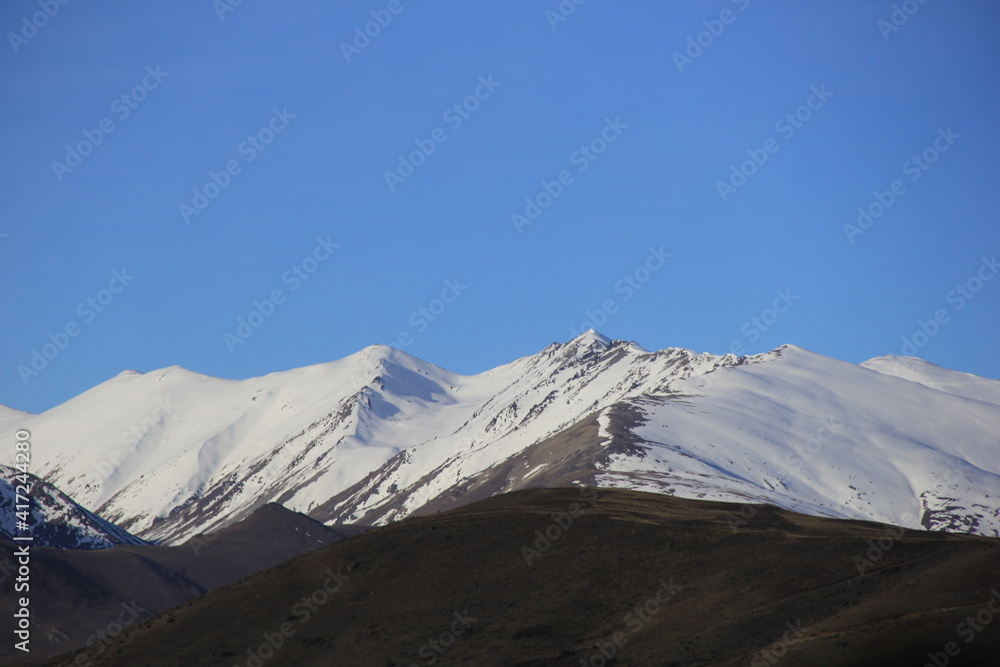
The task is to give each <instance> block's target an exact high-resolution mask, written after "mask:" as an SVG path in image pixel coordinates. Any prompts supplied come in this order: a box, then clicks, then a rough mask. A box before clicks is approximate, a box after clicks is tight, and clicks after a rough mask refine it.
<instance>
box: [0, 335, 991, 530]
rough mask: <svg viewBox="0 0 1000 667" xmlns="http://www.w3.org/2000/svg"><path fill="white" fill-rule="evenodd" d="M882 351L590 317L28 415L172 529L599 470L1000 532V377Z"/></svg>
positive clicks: (709, 494)
mask: <svg viewBox="0 0 1000 667" xmlns="http://www.w3.org/2000/svg"><path fill="white" fill-rule="evenodd" d="M879 359H882V360H883V361H878V360H879ZM885 359H886V358H881V357H880V358H876V360H872V363H868V362H866V364H867V365H866V364H861V365H858V364H850V363H848V362H843V361H839V360H835V359H831V358H829V357H825V356H823V355H819V354H817V353H814V352H811V351H808V350H806V349H804V348H800V347H798V346H794V345H783V346H781V347H779V348H776V349H775V350H772V351H771V352H767V353H763V354H759V355H753V356H748V357H736V356H735V355H731V354H730V355H721V356H719V355H711V354H706V353H701V354H699V353H695V352H692V351H690V350H685V349H683V348H667V349H665V350H658V351H653V352H649V351H647V350H645V348H643V347H642V346H640V345H638V344H636V343H634V342H629V341H623V340H611V339H608V338H607V337H605V336H602V335H601V334H599V333H597V332H596V331H593V330H591V331H588V332H584V333H583V334H581V335H580V336H578V337H577V338H575V339H573V340H571V341H569V342H567V343H553V344H551V345H549V346H547V347H545V348H544V349H542V350H541V351H539V352H538V353H536V354H534V355H528V356H524V357H521V358H519V359H515V360H514V361H512V362H510V363H508V364H504V365H502V366H498V367H496V368H493V369H490V370H488V371H485V372H483V373H480V374H477V375H461V374H457V373H453V372H451V371H448V370H447V369H444V368H442V367H440V366H436V365H434V364H431V363H427V362H424V361H422V360H420V359H417V358H416V357H413V356H412V355H410V354H408V353H406V352H404V351H401V350H396V349H395V348H389V347H386V346H369V347H366V348H364V349H362V350H360V351H359V352H357V353H355V354H353V355H350V356H348V357H345V358H344V359H341V360H337V361H332V362H326V363H323V364H315V365H312V366H306V367H302V368H298V369H292V370H289V371H282V372H276V373H271V374H268V375H265V376H261V377H258V378H249V379H247V380H223V379H219V378H212V377H210V376H206V375H202V374H200V373H195V372H193V371H186V370H185V369H181V368H179V367H169V368H167V369H160V370H157V371H151V372H148V373H141V374H140V373H123V374H119V375H118V376H116V377H115V378H112V379H110V380H108V381H106V382H104V383H102V384H100V385H97V386H96V387H94V388H92V389H91V390H88V391H87V392H84V393H82V394H80V395H79V396H77V397H75V398H73V399H70V400H69V401H67V402H66V403H64V404H62V405H60V406H57V407H56V408H53V409H51V410H49V411H46V412H45V413H42V414H41V415H30V416H27V417H24V418H21V419H19V420H18V427H24V428H29V427H30V429H31V430H32V433H33V440H34V442H35V459H36V463H35V464H34V465H35V466H36V467H35V470H36V472H38V473H39V474H40V475H41V476H43V477H44V478H45V479H47V480H49V481H51V482H53V483H55V484H58V485H59V486H60V487H61V488H63V489H65V490H67V493H69V494H70V495H71V496H72V497H73V498H75V499H76V500H77V502H79V503H80V504H81V505H82V506H84V507H87V508H88V509H91V510H93V511H95V512H96V513H97V514H99V515H101V516H104V517H105V518H107V519H109V520H111V521H114V522H115V523H118V524H120V525H121V526H122V527H123V528H126V529H128V530H130V531H132V532H133V533H135V534H137V535H139V536H141V537H143V538H145V539H152V540H159V541H163V542H164V543H168V544H170V543H178V542H182V541H184V540H185V539H187V538H189V537H190V536H191V535H193V534H196V533H198V532H208V531H211V530H218V529H219V528H221V527H223V526H225V525H227V524H228V523H231V522H232V521H234V520H236V519H237V518H238V517H240V516H244V515H245V514H246V513H247V512H248V511H249V508H251V507H255V506H258V505H259V504H261V503H263V502H268V501H273V502H278V503H280V504H282V505H285V506H287V507H289V508H290V509H293V510H295V511H300V512H304V513H307V514H309V515H310V516H313V517H314V518H317V519H319V520H322V521H325V522H328V521H332V522H338V523H345V522H348V523H350V522H353V523H361V524H381V523H387V522H390V521H393V520H396V519H399V518H403V517H405V516H408V515H409V514H412V513H415V512H418V511H421V508H425V509H424V510H423V511H427V510H428V509H429V508H431V507H434V508H442V507H452V506H455V505H456V504H461V503H464V502H468V501H470V500H471V499H473V498H478V497H482V495H483V494H484V493H487V492H491V493H499V492H503V491H511V490H517V489H519V488H530V487H531V486H532V485H535V486H544V485H561V486H566V485H571V484H583V483H596V484H597V485H602V486H621V487H623V488H633V489H638V490H647V491H656V492H660V493H667V494H677V495H683V496H686V497H694V498H702V499H715V500H723V501H735V502H751V503H769V504H775V505H778V506H781V507H785V508H787V509H792V510H795V511H800V512H806V513H811V514H817V515H824V516H834V517H840V518H857V519H867V520H878V521H883V522H888V523H896V524H899V525H905V526H907V527H910V528H918V527H924V528H928V529H945V530H954V531H958V532H963V531H965V532H977V533H980V534H986V535H1000V516H998V515H1000V506H998V502H1000V501H998V499H1000V461H998V459H1000V456H998V453H997V448H996V442H995V437H994V436H993V433H995V432H997V431H1000V405H998V404H994V403H992V402H991V401H990V400H988V399H990V398H991V397H992V396H993V393H994V392H997V391H1000V382H997V381H995V380H989V379H985V378H975V376H968V375H967V374H959V373H958V372H956V371H948V370H947V369H942V368H940V367H933V368H931V367H929V366H922V365H920V364H917V363H916V362H914V363H913V364H911V366H913V368H912V369H910V370H908V371H907V374H908V375H907V377H902V378H901V377H899V375H900V374H902V371H900V370H898V368H897V366H898V365H899V364H896V365H895V366H894V365H893V364H892V363H890V361H892V360H891V359H890V360H888V361H887V360H885ZM894 369H895V370H894ZM932 376H933V377H932ZM920 378H923V379H924V380H925V382H919V381H917V380H919V379H920ZM969 378H973V379H972V380H970V379H969ZM931 385H937V387H940V388H935V386H931ZM949 387H950V388H951V389H952V391H946V390H945V389H947V388H949ZM955 387H961V388H962V395H960V394H957V393H954V389H955ZM873 388H874V389H873ZM880 392H881V393H880ZM980 395H981V396H980ZM998 395H1000V394H998ZM859 397H861V398H859ZM932 415H937V416H936V417H935V418H933V419H932V418H931V416H932ZM588 424H589V426H588ZM918 426H919V428H918ZM9 427H10V422H6V423H0V430H2V429H3V428H9ZM567 434H571V435H572V437H571V436H570V435H567ZM43 443H44V444H43Z"/></svg>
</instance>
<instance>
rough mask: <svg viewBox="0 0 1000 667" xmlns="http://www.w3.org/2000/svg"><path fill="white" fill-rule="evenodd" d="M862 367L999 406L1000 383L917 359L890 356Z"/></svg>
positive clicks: (871, 360)
mask: <svg viewBox="0 0 1000 667" xmlns="http://www.w3.org/2000/svg"><path fill="white" fill-rule="evenodd" d="M861 365H862V366H864V367H865V368H870V369H871V370H873V371H878V372H879V373H884V374H886V375H894V376H895V377H899V378H903V379H904V380H910V381H911V382H919V383H920V384H923V385H926V386H928V387H930V388H931V389H937V390H938V391H943V392H947V393H949V394H955V395H956V396H964V397H965V398H974V399H977V400H980V401H986V402H988V403H993V404H995V405H1000V382H997V381H996V380H987V379H986V378H981V377H979V376H978V375H972V374H970V373H962V372H961V371H953V370H951V369H948V368H942V367H941V366H938V365H937V364H932V363H931V362H929V361H925V360H923V359H920V358H918V357H901V356H898V355H895V354H889V355H886V356H884V357H876V358H874V359H869V360H868V361H866V362H864V363H862V364H861Z"/></svg>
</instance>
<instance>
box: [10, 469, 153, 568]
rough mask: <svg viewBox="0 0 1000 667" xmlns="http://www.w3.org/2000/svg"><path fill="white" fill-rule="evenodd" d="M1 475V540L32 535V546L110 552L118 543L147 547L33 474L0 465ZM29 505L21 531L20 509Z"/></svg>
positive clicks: (141, 541)
mask: <svg viewBox="0 0 1000 667" xmlns="http://www.w3.org/2000/svg"><path fill="white" fill-rule="evenodd" d="M0 475H2V478H0V537H3V538H4V539H12V538H14V537H16V536H24V535H29V534H30V535H31V537H32V541H31V545H32V546H36V547H57V548H61V549H107V548H109V547H113V546H116V545H118V544H145V542H144V541H143V540H141V539H139V538H137V537H135V536H134V535H131V534H130V533H129V532H128V531H125V530H123V529H121V528H119V527H118V526H116V525H114V524H113V523H110V522H108V521H105V520H104V519H102V518H100V517H98V516H95V515H94V514H93V513H92V512H88V511H87V510H85V509H84V508H82V507H80V506H79V505H78V504H77V503H75V502H73V500H72V499H71V498H70V497H69V496H67V495H66V494H65V493H63V492H62V491H60V490H59V489H57V488H55V487H54V486H52V485H51V484H49V483H47V482H45V481H43V480H41V479H38V478H37V477H35V476H34V475H32V474H30V473H29V474H22V473H21V472H20V471H19V470H16V469H14V468H11V467H10V466H6V465H2V464H0ZM25 482H26V483H27V485H25ZM25 491H27V493H26V494H25ZM19 494H20V495H19ZM26 499H27V500H26ZM26 502H27V505H28V507H29V508H30V509H29V510H28V513H27V521H26V522H25V524H27V528H26V529H23V528H22V529H18V527H17V524H18V522H19V521H20V520H22V518H24V515H23V511H19V509H18V506H19V505H24V504H25V503H26ZM19 514H21V516H20V517H19V516H18V515H19Z"/></svg>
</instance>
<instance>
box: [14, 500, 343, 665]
mask: <svg viewBox="0 0 1000 667" xmlns="http://www.w3.org/2000/svg"><path fill="white" fill-rule="evenodd" d="M345 536H346V535H345V534H344V533H343V532H341V531H338V530H334V529H332V528H329V527H326V526H324V525H322V524H320V523H317V522H316V521H313V520H312V519H309V518H308V517H306V516H304V515H301V514H298V513H295V512H291V511H289V510H287V509H285V508H283V507H281V506H278V505H265V506H263V507H261V508H259V509H258V510H257V511H256V512H254V513H253V514H251V515H250V516H249V517H248V518H247V519H245V520H244V521H242V522H240V523H236V524H232V525H231V526H229V527H227V528H225V529H223V530H222V531H220V532H218V533H215V534H212V535H208V536H205V537H196V538H194V539H192V540H191V541H189V542H188V543H187V544H185V545H181V546H176V547H161V546H120V547H115V548H113V549H100V550H94V551H76V550H65V549H32V559H31V582H30V583H31V591H30V594H31V598H30V599H31V600H32V606H31V609H32V612H33V614H34V619H33V620H34V626H33V630H32V632H33V635H32V640H33V641H32V656H33V657H38V656H46V655H56V654H58V653H63V652H65V651H68V650H71V649H75V648H77V647H80V646H84V644H85V642H86V641H87V639H88V638H89V637H90V636H92V635H94V634H95V632H96V631H98V630H101V629H105V628H107V627H108V624H109V623H112V622H118V620H117V618H118V616H119V614H121V613H122V612H123V611H126V610H125V609H124V608H123V607H122V604H123V603H125V604H126V605H131V603H132V601H133V600H134V601H135V602H136V604H137V605H138V607H137V608H136V609H137V611H136V612H135V613H138V614H139V620H145V619H147V618H149V617H151V616H153V615H154V614H157V613H159V612H161V611H164V610H166V609H170V608H171V607H175V606H177V605H179V604H181V603H183V602H186V601H187V600H190V599H192V598H196V597H198V596H200V595H203V594H204V593H205V592H207V591H210V590H213V589H215V588H218V587H219V586H223V585H225V584H229V583H232V582H234V581H236V580H238V579H240V578H242V577H245V576H247V575H250V574H253V573H255V572H260V571H261V570H263V569H265V568H268V567H271V566H273V565H276V564H278V563H282V562H284V561H286V560H288V559H289V558H291V557H293V556H297V555H298V554H301V553H303V552H304V551H308V550H310V549H315V548H316V547H319V546H322V545H324V544H329V543H330V542H333V541H335V540H338V539H343V538H344V537H345ZM13 549H14V546H13V545H12V544H11V543H7V544H4V545H0V554H2V556H0V557H2V558H5V559H6V560H7V562H14V561H13V559H12V552H13ZM13 585H14V578H13V577H9V578H6V579H5V580H4V581H2V582H0V605H2V606H3V607H4V608H7V607H8V606H10V607H11V608H13V604H14V600H15V597H19V596H20V595H21V594H20V593H17V592H16V591H15V590H14V587H13ZM134 618H135V615H134V613H133V612H132V611H126V617H125V619H126V620H127V621H128V622H129V623H132V622H134V621H133V619H134ZM11 624H12V619H11V617H10V615H8V614H5V615H4V617H3V621H2V622H0V627H2V629H3V632H4V634H3V636H4V637H10V636H12V634H11V633H12V626H11ZM12 644H13V642H4V643H3V644H2V645H0V660H2V661H7V662H9V661H11V660H16V659H21V658H24V657H25V656H24V654H23V653H22V652H20V651H15V650H14V648H13V646H12Z"/></svg>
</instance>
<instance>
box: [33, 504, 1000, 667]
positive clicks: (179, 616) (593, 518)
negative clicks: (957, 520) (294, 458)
mask: <svg viewBox="0 0 1000 667" xmlns="http://www.w3.org/2000/svg"><path fill="white" fill-rule="evenodd" d="M213 548H214V547H213ZM116 551H117V550H116ZM998 590H1000V540H996V539H991V538H984V537H976V536H968V535H953V534H944V533H927V532H918V531H909V530H903V529H900V528H896V527H893V526H888V525H882V524H874V523H864V522H855V521H845V520H830V519H823V518H816V517H809V516H805V515H799V514H793V513H791V512H788V511H785V510H778V509H775V508H773V507H765V506H752V505H735V504H727V503H719V502H707V501H691V500H683V499H679V498H673V497H666V496H663V495H659V494H646V493H641V492H635V491H624V490H607V489H604V490H596V489H593V488H582V487H581V488H572V489H536V490H530V491H520V492H515V493H510V494H504V495H499V496H495V497H492V498H489V499H486V500H482V501H479V502H476V503H473V504H470V505H467V506H464V507H462V508H459V509H455V510H452V511H449V512H444V513H441V514H434V515H430V516H422V517H412V518H409V519H406V520H404V521H401V522H398V523H395V524H392V525H389V526H386V527H382V528H376V529H373V530H371V531H368V532H366V533H364V534H361V535H357V536H355V537H353V538H351V539H349V540H344V541H341V542H338V543H335V544H331V545H328V546H326V547H323V548H320V549H317V550H314V551H311V552H309V553H306V554H303V555H301V556H299V557H297V558H294V559H292V560H291V561H289V562H287V563H284V564H282V565H279V566H277V567H274V568H272V569H270V570H267V571H265V572H261V573H259V574H257V575H254V576H253V577H249V578H247V579H244V580H242V581H239V582H237V583H234V584H231V585H229V586H226V587H223V588H220V589H218V590H215V591H213V592H211V593H209V594H207V595H205V596H203V597H201V598H199V599H197V600H192V601H190V602H187V603H185V604H183V605H181V606H180V607H177V608H174V609H171V610H170V611H169V612H167V613H164V614H162V615H160V616H158V617H157V618H155V619H153V620H151V621H149V622H146V623H143V624H141V625H138V626H136V627H132V628H131V629H129V630H128V631H126V632H125V633H124V634H123V635H122V636H121V637H119V638H118V639H117V640H116V641H115V642H114V643H113V644H112V645H110V646H109V647H108V649H107V650H106V651H105V652H104V653H103V655H102V656H101V658H100V660H99V661H96V662H93V663H92V664H100V665H109V666H118V665H121V666H122V667H125V666H128V667H136V666H141V665H148V666H149V667H159V666H163V667H167V666H171V667H173V666H175V665H227V666H232V665H247V666H249V667H254V666H257V667H259V666H260V665H296V666H311V665H317V666H318V665H323V666H326V665H357V666H363V665H373V666H374V665H378V666H379V667H394V666H395V667H408V666H410V665H414V664H415V665H432V664H436V665H450V664H465V665H518V666H521V667H528V666H542V665H546V666H547V665H564V666H566V667H571V666H572V667H576V666H577V665H595V666H597V665H615V666H616V667H623V666H626V665H636V666H640V665H641V666H648V665H755V666H756V665H771V664H779V665H795V666H809V665H817V666H819V665H823V666H829V665H923V664H925V663H927V662H929V661H930V660H931V658H929V657H928V654H930V655H931V656H934V657H936V658H937V659H938V660H939V661H940V660H945V659H946V660H947V664H949V665H960V664H965V665H981V664H995V658H996V656H997V655H998V654H1000V593H998V592H997V591H998ZM73 658H74V656H72V655H65V656H62V657H60V658H58V659H53V660H48V661H41V662H37V663H32V664H38V665H53V666H54V665H64V664H68V663H70V661H71V659H73ZM991 661H992V662H991ZM931 664H933V663H931ZM941 664H944V663H941Z"/></svg>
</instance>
